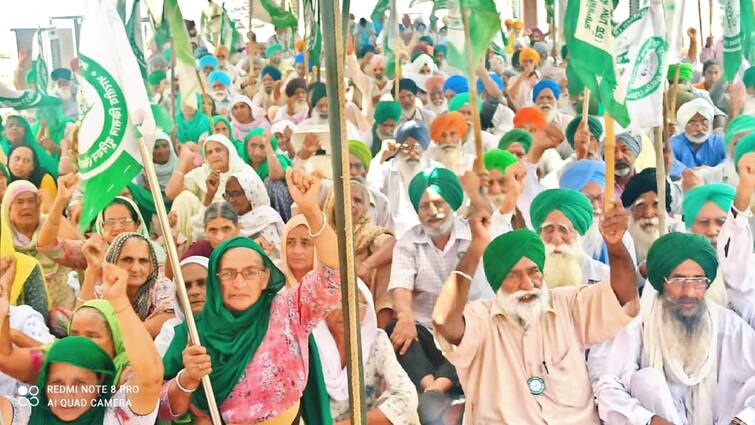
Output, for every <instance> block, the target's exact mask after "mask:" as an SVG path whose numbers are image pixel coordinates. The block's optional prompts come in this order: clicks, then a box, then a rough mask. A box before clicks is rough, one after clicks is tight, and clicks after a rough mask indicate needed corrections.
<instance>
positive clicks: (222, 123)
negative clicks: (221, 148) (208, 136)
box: [212, 115, 239, 146]
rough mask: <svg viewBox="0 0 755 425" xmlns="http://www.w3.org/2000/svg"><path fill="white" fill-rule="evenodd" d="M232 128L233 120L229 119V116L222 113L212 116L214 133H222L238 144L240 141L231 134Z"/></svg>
mask: <svg viewBox="0 0 755 425" xmlns="http://www.w3.org/2000/svg"><path fill="white" fill-rule="evenodd" d="M232 128H233V127H231V122H230V121H228V118H226V117H224V116H222V115H215V116H214V117H212V134H222V135H223V136H225V137H227V138H228V139H229V140H231V141H232V142H233V144H234V145H236V146H238V143H239V141H238V140H233V136H231V134H232V133H233V130H232Z"/></svg>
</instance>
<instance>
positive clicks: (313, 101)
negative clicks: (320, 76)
mask: <svg viewBox="0 0 755 425" xmlns="http://www.w3.org/2000/svg"><path fill="white" fill-rule="evenodd" d="M308 90H309V107H310V110H312V109H315V105H317V102H319V101H320V99H322V98H323V97H328V90H327V86H326V85H325V83H321V82H319V81H318V82H316V83H312V84H310V86H309V89H308Z"/></svg>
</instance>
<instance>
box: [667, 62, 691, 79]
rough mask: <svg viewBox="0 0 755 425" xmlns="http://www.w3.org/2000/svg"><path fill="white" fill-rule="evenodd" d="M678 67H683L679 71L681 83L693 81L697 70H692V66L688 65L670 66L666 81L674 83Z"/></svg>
mask: <svg viewBox="0 0 755 425" xmlns="http://www.w3.org/2000/svg"><path fill="white" fill-rule="evenodd" d="M678 66H681V69H680V70H679V81H692V76H693V75H694V74H695V69H694V68H692V65H691V64H688V63H681V64H679V63H678V64H676V65H670V66H669V67H668V73H666V79H668V80H669V81H671V82H673V81H674V75H675V74H676V68H677V67H678Z"/></svg>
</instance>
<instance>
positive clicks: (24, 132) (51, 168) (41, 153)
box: [0, 115, 58, 177]
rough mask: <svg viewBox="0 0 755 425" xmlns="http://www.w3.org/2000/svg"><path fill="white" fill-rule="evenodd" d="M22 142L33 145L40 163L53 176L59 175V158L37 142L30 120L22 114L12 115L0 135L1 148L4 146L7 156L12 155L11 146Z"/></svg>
mask: <svg viewBox="0 0 755 425" xmlns="http://www.w3.org/2000/svg"><path fill="white" fill-rule="evenodd" d="M20 144H25V145H29V146H31V147H32V149H34V152H35V153H36V154H37V159H38V160H39V165H40V166H41V167H42V168H44V169H45V170H47V171H48V172H49V173H50V174H52V175H53V177H57V176H58V160H57V159H55V158H54V157H53V156H52V155H50V153H49V152H47V151H46V150H45V148H44V147H42V146H41V145H40V144H39V143H37V139H36V135H35V133H34V132H33V131H32V129H31V126H30V125H29V122H28V121H26V119H25V118H23V117H22V116H20V115H11V116H9V117H8V118H7V119H6V120H5V124H4V126H3V134H2V137H0V148H2V150H3V154H4V155H5V158H8V157H9V156H10V148H11V147H12V146H13V145H20Z"/></svg>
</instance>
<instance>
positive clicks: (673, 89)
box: [669, 63, 682, 123]
mask: <svg viewBox="0 0 755 425" xmlns="http://www.w3.org/2000/svg"><path fill="white" fill-rule="evenodd" d="M681 70H682V64H681V63H678V64H676V70H675V71H674V83H673V85H672V86H671V102H669V103H670V105H671V109H670V110H669V121H670V122H673V123H676V93H677V92H678V91H679V73H680V72H681Z"/></svg>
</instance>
